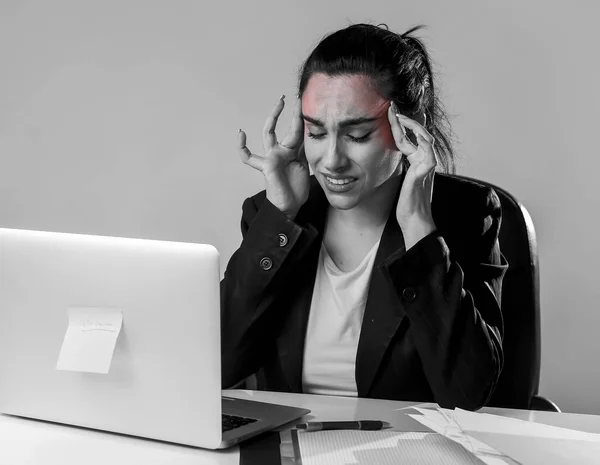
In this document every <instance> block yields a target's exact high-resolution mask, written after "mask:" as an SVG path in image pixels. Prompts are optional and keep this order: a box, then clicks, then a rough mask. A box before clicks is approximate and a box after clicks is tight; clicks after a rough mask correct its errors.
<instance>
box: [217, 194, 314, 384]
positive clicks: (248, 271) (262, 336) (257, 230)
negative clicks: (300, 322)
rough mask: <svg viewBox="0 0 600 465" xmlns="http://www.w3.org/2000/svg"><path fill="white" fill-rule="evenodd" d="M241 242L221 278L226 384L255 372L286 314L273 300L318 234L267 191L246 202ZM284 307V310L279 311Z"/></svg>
mask: <svg viewBox="0 0 600 465" xmlns="http://www.w3.org/2000/svg"><path fill="white" fill-rule="evenodd" d="M241 230H242V243H241V245H240V247H239V248H238V249H237V250H236V251H235V252H234V253H233V255H232V257H231V258H230V260H229V262H228V264H227V268H226V270H225V273H224V277H223V280H222V281H221V382H222V386H223V388H227V387H231V386H233V385H234V384H236V383H237V382H239V381H241V380H243V379H245V378H247V377H248V376H250V375H252V374H253V373H255V372H256V371H257V370H258V369H259V368H260V367H261V366H262V363H263V361H264V360H265V357H267V356H268V353H269V350H272V348H273V347H274V342H275V338H276V337H277V335H278V333H279V328H280V325H281V323H282V322H283V318H284V317H285V315H283V314H280V313H281V312H277V311H275V310H276V309H274V308H273V306H272V303H273V302H274V301H275V300H276V299H277V297H278V296H279V295H280V294H281V293H282V292H285V289H286V288H287V287H288V285H289V282H290V277H289V276H290V273H289V272H290V270H292V269H293V265H294V262H295V261H296V259H298V258H299V257H300V256H302V254H303V253H304V251H305V250H307V248H308V246H309V245H310V244H311V243H312V241H313V240H314V238H315V237H316V236H317V231H316V230H315V229H314V227H312V226H310V225H307V226H306V227H304V226H300V225H299V224H297V223H295V222H294V221H292V220H290V219H289V218H288V217H287V216H286V215H285V214H283V213H282V212H281V211H280V210H279V209H277V207H275V206H274V205H273V204H272V203H271V202H270V201H269V200H268V199H266V197H265V196H264V193H263V194H262V195H261V194H258V195H257V196H254V197H252V198H248V199H246V200H245V202H244V204H243V206H242V219H241ZM278 313H279V314H278Z"/></svg>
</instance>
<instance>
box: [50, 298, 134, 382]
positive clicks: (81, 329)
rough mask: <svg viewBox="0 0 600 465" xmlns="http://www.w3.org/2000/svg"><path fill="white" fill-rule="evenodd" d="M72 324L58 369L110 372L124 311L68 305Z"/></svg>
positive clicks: (70, 324)
mask: <svg viewBox="0 0 600 465" xmlns="http://www.w3.org/2000/svg"><path fill="white" fill-rule="evenodd" d="M67 311H68V315H69V325H68V327H67V332H66V333H65V339H64V341H63V344H62V348H61V350H60V354H59V356H58V362H57V364H56V369H57V370H69V371H86V372H90V373H108V370H109V369H110V364H111V361H112V357H113V352H114V350H115V344H116V343H117V338H118V337H119V333H120V332H121V326H122V325H123V312H122V310H120V309H114V308H99V307H69V308H68V310H67Z"/></svg>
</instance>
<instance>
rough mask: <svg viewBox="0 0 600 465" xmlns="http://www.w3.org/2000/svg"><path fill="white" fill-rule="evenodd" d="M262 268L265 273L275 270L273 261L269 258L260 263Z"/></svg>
mask: <svg viewBox="0 0 600 465" xmlns="http://www.w3.org/2000/svg"><path fill="white" fill-rule="evenodd" d="M260 267H261V268H262V269H263V270H265V271H269V270H270V269H271V268H273V260H271V259H270V258H269V257H264V258H263V259H262V260H261V261H260Z"/></svg>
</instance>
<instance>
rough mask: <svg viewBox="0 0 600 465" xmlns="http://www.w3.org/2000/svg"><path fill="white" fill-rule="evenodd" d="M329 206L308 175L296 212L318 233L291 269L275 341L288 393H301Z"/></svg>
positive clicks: (303, 222)
mask: <svg viewBox="0 0 600 465" xmlns="http://www.w3.org/2000/svg"><path fill="white" fill-rule="evenodd" d="M328 206H329V203H328V201H327V198H326V197H325V193H324V192H323V190H322V189H321V186H320V185H319V184H318V182H317V181H316V179H315V178H314V177H313V178H311V195H310V197H309V199H308V200H307V202H306V204H305V205H304V206H303V207H302V208H301V209H300V211H299V212H298V217H297V222H298V223H299V224H302V225H305V227H306V225H307V224H310V225H312V226H313V227H314V228H315V229H316V230H317V231H318V233H319V235H318V236H317V239H316V240H315V241H314V243H313V244H312V246H311V247H310V249H309V251H308V252H307V254H306V256H305V257H303V258H302V260H301V262H300V263H299V264H298V267H297V268H296V269H295V270H294V282H293V283H291V285H290V292H289V294H288V295H286V296H285V297H284V298H282V299H281V303H280V304H279V306H280V307H281V310H282V311H289V317H288V318H287V319H286V321H285V323H284V327H283V330H282V331H281V333H280V336H279V338H278V340H277V348H278V351H279V360H280V362H281V369H282V371H283V374H284V377H285V380H286V382H287V385H288V387H289V390H290V391H291V392H302V365H303V359H304V342H305V337H306V328H307V326H308V317H309V313H310V304H311V301H312V295H313V288H314V283H315V279H316V274H317V263H318V259H319V251H320V249H321V242H322V241H323V231H324V229H325V219H326V215H327V207H328Z"/></svg>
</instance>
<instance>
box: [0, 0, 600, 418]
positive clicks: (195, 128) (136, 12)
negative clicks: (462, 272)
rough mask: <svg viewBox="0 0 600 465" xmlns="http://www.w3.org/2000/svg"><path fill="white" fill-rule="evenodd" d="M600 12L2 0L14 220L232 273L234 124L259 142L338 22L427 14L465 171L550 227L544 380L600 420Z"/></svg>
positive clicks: (4, 196) (258, 1)
mask: <svg viewBox="0 0 600 465" xmlns="http://www.w3.org/2000/svg"><path fill="white" fill-rule="evenodd" d="M596 5H597V3H596V2H594V1H592V0H590V1H583V0H575V1H571V2H560V4H559V2H556V3H554V2H552V3H550V2H546V1H543V0H529V1H527V2H522V1H521V0H503V1H502V2H491V1H475V0H472V1H469V0H453V1H452V2H448V1H444V0H439V1H429V2H427V1H419V2H406V1H402V2H401V1H398V0H396V1H390V0H369V1H356V0H351V1H349V0H329V1H327V2H325V1H317V0H304V1H281V0H279V1H276V0H253V1H247V2H242V1H240V2H231V1H220V2H214V3H213V2H201V1H191V0H190V1H184V0H177V1H174V0H171V1H166V0H165V1H158V0H152V1H149V0H145V1H142V0H118V1H117V0H102V1H100V0H98V1H94V2H90V1H74V0H73V1H67V0H53V1H42V0H37V1H16V0H0V226H3V227H13V228H28V229H44V230H55V231H64V232H79V233H94V234H102V235H114V236H129V237H141V238H153V239H163V240H175V241H197V242H207V243H212V244H214V245H215V246H216V247H217V248H218V249H219V250H220V251H221V254H222V266H224V265H225V264H226V262H227V260H228V258H229V257H230V255H231V253H232V252H233V251H234V250H235V248H236V247H237V246H238V244H239V241H240V237H241V236H240V233H239V219H240V213H241V203H242V201H243V199H244V198H245V197H246V196H248V195H251V194H253V193H254V192H256V191H257V190H259V189H262V186H263V184H262V179H261V176H260V174H259V173H257V172H255V171H253V170H251V169H250V168H249V167H247V166H245V165H243V164H242V163H241V162H240V160H239V158H238V155H237V153H236V150H235V145H236V141H237V130H238V128H240V127H241V128H243V129H244V130H246V131H247V133H248V135H249V137H248V145H249V146H250V147H251V148H252V149H253V150H255V151H260V150H261V143H260V130H261V127H262V125H263V122H264V119H265V117H266V116H267V114H268V112H269V111H270V110H271V108H272V106H273V105H274V104H275V103H276V101H277V98H278V97H279V96H280V95H281V94H287V95H288V97H292V96H293V95H294V93H295V90H296V87H295V86H296V72H297V70H298V67H299V65H300V63H301V61H302V60H303V59H305V57H306V56H307V53H308V52H309V51H310V50H311V48H312V47H313V46H314V45H315V44H316V43H317V42H318V40H319V39H320V38H321V37H322V36H323V35H324V34H326V33H328V32H330V31H333V30H335V29H338V28H340V27H344V26H346V25H347V24H348V23H349V22H358V21H367V22H375V23H380V22H386V23H387V24H388V25H389V26H390V28H392V29H394V30H398V31H404V30H406V29H408V28H409V27H411V26H413V25H416V24H419V23H425V24H427V25H428V26H429V29H428V30H427V31H426V32H425V33H424V34H423V38H424V39H425V41H426V43H427V45H428V46H429V49H430V51H431V52H432V55H433V58H434V61H435V64H436V68H437V70H438V71H439V73H440V74H439V77H440V82H441V90H442V97H443V99H444V102H445V104H446V107H447V109H448V111H449V112H450V113H451V114H452V115H454V116H453V118H452V122H453V125H454V129H455V131H456V132H457V134H458V136H459V137H460V139H461V143H460V144H459V146H458V150H459V153H460V155H461V160H460V165H459V172H460V173H462V174H466V175H470V176H474V177H479V178H482V179H485V180H488V181H491V182H494V183H497V184H499V185H501V186H503V187H505V188H507V189H508V190H510V191H512V192H513V193H514V194H515V195H516V196H518V197H519V198H520V199H521V200H522V201H523V202H524V203H525V205H526V206H527V207H528V209H529V210H530V212H531V214H532V216H533V219H534V222H535V224H536V227H537V231H538V239H539V249H540V264H541V278H542V288H541V292H542V312H543V315H542V334H543V359H542V381H541V393H542V394H545V395H548V396H550V397H551V398H552V399H553V400H555V401H556V402H557V403H558V404H559V405H560V406H561V407H562V408H563V410H566V411H572V412H590V413H600V399H599V398H598V395H597V393H598V391H599V390H600V368H599V365H600V364H599V363H598V361H597V354H598V353H600V338H599V337H598V336H597V330H598V326H599V324H600V311H599V303H598V302H599V300H600V285H599V283H598V278H599V277H600V273H599V272H598V255H599V251H600V245H599V241H597V239H596V236H597V234H598V230H599V226H600V219H599V216H598V215H599V213H598V212H599V211H600V208H599V203H600V195H599V194H598V191H597V187H596V185H597V182H595V179H594V176H595V174H596V172H597V171H598V168H599V167H600V157H599V155H598V149H597V143H596V140H595V136H596V135H597V134H598V128H597V126H598V117H597V114H598V107H599V104H600V92H599V90H598V82H600V72H599V71H600V65H599V62H598V59H597V54H598V52H597V50H596V46H595V45H596V44H598V43H600V32H598V29H597V27H596V26H597V21H598V18H599V17H600V11H599V10H600V8H599V7H598V6H596ZM290 100H291V99H290ZM289 116H290V109H289V108H288V109H287V110H286V111H285V113H284V115H283V117H282V120H281V123H280V136H283V134H284V132H285V130H287V126H288V123H289Z"/></svg>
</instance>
